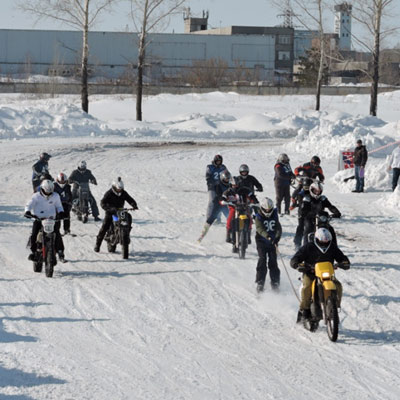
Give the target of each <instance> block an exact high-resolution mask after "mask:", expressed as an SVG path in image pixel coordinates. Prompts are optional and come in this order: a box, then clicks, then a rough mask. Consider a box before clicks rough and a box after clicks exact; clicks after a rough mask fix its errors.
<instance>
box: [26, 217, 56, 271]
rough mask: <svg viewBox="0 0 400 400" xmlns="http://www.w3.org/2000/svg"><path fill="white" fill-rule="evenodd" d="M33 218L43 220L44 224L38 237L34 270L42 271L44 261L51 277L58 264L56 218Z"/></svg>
mask: <svg viewBox="0 0 400 400" xmlns="http://www.w3.org/2000/svg"><path fill="white" fill-rule="evenodd" d="M32 218H34V219H36V220H39V221H41V224H42V226H41V228H40V231H39V232H38V235H37V238H36V243H37V248H36V257H35V259H34V260H33V271H34V272H42V269H43V263H44V265H45V274H46V277H47V278H51V277H52V276H53V272H54V266H55V265H56V264H57V259H56V248H55V242H56V232H55V230H54V226H55V224H56V220H55V219H53V218H43V219H41V218H38V217H32Z"/></svg>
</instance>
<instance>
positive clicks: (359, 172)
mask: <svg viewBox="0 0 400 400" xmlns="http://www.w3.org/2000/svg"><path fill="white" fill-rule="evenodd" d="M367 160H368V151H367V148H366V147H365V146H364V145H363V144H362V140H361V139H358V140H357V146H356V148H355V149H354V155H353V163H354V175H355V177H356V188H355V189H354V190H353V193H362V192H363V191H364V175H365V164H366V163H367Z"/></svg>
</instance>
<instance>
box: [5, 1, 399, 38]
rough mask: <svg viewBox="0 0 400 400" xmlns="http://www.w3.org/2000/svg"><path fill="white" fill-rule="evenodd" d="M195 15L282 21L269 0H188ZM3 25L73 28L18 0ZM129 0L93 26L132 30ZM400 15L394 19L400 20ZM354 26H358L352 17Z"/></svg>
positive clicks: (213, 22)
mask: <svg viewBox="0 0 400 400" xmlns="http://www.w3.org/2000/svg"><path fill="white" fill-rule="evenodd" d="M283 2H284V0H282V3H283ZM395 4H396V5H395V6H394V11H395V12H396V14H397V15H400V1H396V2H395ZM187 5H188V6H189V7H190V8H191V12H192V15H193V16H201V14H202V11H203V10H205V11H207V10H208V11H209V27H210V28H218V27H220V26H222V27H223V26H230V25H246V26H275V25H279V24H281V23H282V22H283V20H282V18H279V17H278V16H277V14H279V11H278V10H276V9H275V8H272V7H271V6H270V4H269V2H268V1H267V0H247V1H244V0H189V1H188V2H187ZM0 7H1V8H0V29H71V28H68V26H66V25H64V26H63V25H60V23H59V22H54V21H51V20H48V21H45V22H40V24H38V25H36V26H35V24H34V22H35V20H34V17H33V16H31V15H29V14H25V13H22V12H21V11H19V10H17V9H16V8H15V0H0ZM128 12H129V6H128V3H127V2H125V3H122V4H121V5H120V6H118V9H115V11H114V13H113V14H111V15H103V16H102V19H101V21H100V22H99V23H98V24H97V25H96V26H95V27H94V30H100V31H124V30H125V29H126V27H127V26H128V27H129V28H130V30H133V25H132V21H131V19H130V18H129V17H128ZM333 18H334V17H333V14H331V13H327V15H326V27H325V29H326V31H327V32H333ZM399 20H400V19H397V20H394V21H393V22H397V23H398V24H399V25H400V22H398V21H399ZM183 25H184V23H183V17H182V14H179V15H177V16H175V17H173V18H172V19H171V23H170V25H169V27H168V29H167V30H166V31H165V32H175V33H182V32H183ZM353 29H357V26H356V22H355V21H354V20H353ZM399 42H400V35H397V37H392V38H391V39H390V44H391V45H395V44H397V43H399Z"/></svg>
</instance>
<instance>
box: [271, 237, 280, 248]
mask: <svg viewBox="0 0 400 400" xmlns="http://www.w3.org/2000/svg"><path fill="white" fill-rule="evenodd" d="M278 243H279V239H277V238H275V239H274V240H273V241H272V244H273V245H274V246H278Z"/></svg>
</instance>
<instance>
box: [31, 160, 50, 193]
mask: <svg viewBox="0 0 400 400" xmlns="http://www.w3.org/2000/svg"><path fill="white" fill-rule="evenodd" d="M50 158H51V155H50V154H48V153H42V154H40V156H39V160H38V161H36V162H35V164H33V165H32V188H33V193H35V192H36V191H38V189H39V187H40V183H41V179H40V178H41V177H42V176H44V175H46V176H47V178H48V177H49V176H50V175H49V160H50Z"/></svg>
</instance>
